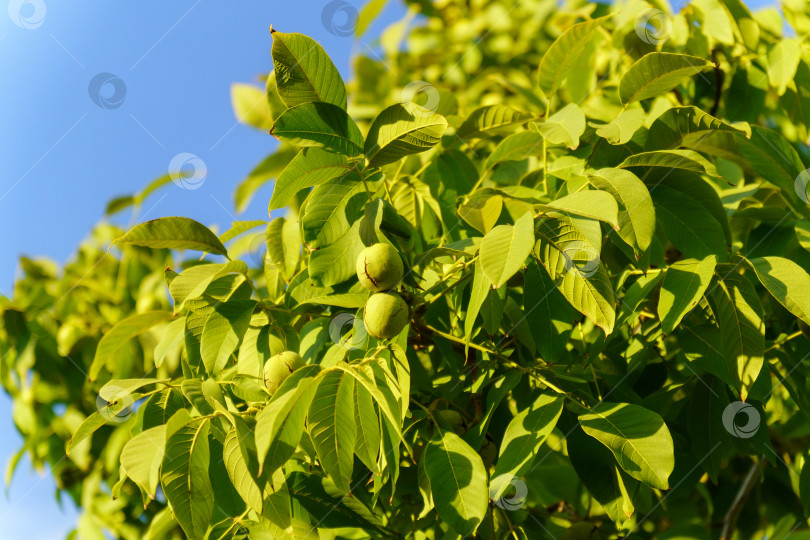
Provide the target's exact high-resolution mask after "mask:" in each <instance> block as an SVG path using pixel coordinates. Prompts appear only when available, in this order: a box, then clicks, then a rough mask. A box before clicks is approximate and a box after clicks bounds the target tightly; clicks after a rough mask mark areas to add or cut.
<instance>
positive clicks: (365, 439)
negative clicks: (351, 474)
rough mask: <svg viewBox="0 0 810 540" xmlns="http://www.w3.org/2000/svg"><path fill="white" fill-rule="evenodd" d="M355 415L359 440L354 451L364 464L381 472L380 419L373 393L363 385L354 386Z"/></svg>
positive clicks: (373, 470) (375, 471) (376, 471)
mask: <svg viewBox="0 0 810 540" xmlns="http://www.w3.org/2000/svg"><path fill="white" fill-rule="evenodd" d="M354 415H355V418H357V440H356V441H355V445H354V451H355V453H356V454H357V457H358V458H360V461H362V462H363V465H365V466H366V467H368V469H369V470H370V471H371V472H374V473H379V467H377V456H378V454H379V452H380V419H379V418H378V417H377V412H376V411H375V409H374V400H373V399H372V397H371V393H370V392H369V391H368V390H366V389H365V387H363V386H361V385H355V387H354Z"/></svg>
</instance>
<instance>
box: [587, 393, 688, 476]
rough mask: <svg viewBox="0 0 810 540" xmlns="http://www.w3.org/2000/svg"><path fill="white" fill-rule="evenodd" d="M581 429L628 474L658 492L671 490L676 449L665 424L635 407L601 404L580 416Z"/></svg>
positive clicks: (658, 417)
mask: <svg viewBox="0 0 810 540" xmlns="http://www.w3.org/2000/svg"><path fill="white" fill-rule="evenodd" d="M579 423H580V425H581V426H582V429H583V430H584V431H585V433H587V434H588V435H590V436H591V437H593V438H595V439H596V440H598V441H599V442H601V443H602V444H604V445H605V446H607V447H608V448H609V449H610V451H611V452H613V455H614V457H615V458H616V461H618V462H619V465H620V466H621V468H622V469H624V471H625V472H627V474H629V475H630V476H632V477H633V478H635V479H636V480H639V481H641V482H644V483H645V484H647V485H648V486H650V487H654V488H657V489H669V476H670V475H671V474H672V471H673V469H674V468H675V453H674V452H675V449H674V447H673V444H672V436H671V435H670V433H669V429H668V428H667V425H666V424H665V423H664V420H663V419H662V418H661V417H660V416H659V415H658V414H656V413H654V412H652V411H650V410H648V409H645V408H644V407H641V406H639V405H634V404H632V403H608V402H600V403H599V404H598V405H597V406H596V407H594V408H593V409H591V411H590V412H588V413H586V414H582V415H580V416H579Z"/></svg>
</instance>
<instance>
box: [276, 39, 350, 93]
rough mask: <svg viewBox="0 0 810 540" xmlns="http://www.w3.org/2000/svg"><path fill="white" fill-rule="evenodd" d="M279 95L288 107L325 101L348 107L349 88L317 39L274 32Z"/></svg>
mask: <svg viewBox="0 0 810 540" xmlns="http://www.w3.org/2000/svg"><path fill="white" fill-rule="evenodd" d="M271 34H272V36H273V64H274V66H275V68H276V69H275V72H276V86H277V89H278V94H279V96H281V99H282V100H283V101H284V103H286V104H287V106H288V107H295V106H296V105H301V104H302V103H310V102H313V101H323V102H326V103H331V104H332V105H336V106H337V107H341V108H343V109H345V108H346V88H345V86H344V85H343V79H341V77H340V73H339V72H338V70H337V68H336V67H335V65H334V64H333V63H332V60H331V59H330V58H329V55H328V54H326V51H324V50H323V47H321V46H320V44H318V43H317V42H316V41H315V40H313V39H312V38H310V37H307V36H304V35H302V34H285V33H284V32H277V31H273V30H272V29H271Z"/></svg>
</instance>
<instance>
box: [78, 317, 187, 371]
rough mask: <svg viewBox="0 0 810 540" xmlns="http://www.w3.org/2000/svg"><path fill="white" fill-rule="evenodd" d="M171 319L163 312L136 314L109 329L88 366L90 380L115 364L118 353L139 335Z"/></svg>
mask: <svg viewBox="0 0 810 540" xmlns="http://www.w3.org/2000/svg"><path fill="white" fill-rule="evenodd" d="M171 318H172V314H171V313H168V312H165V311H149V312H147V313H137V314H135V315H131V316H130V317H127V318H126V319H124V320H123V321H120V322H119V323H118V324H116V325H115V326H113V327H112V328H110V330H108V331H107V332H106V333H105V334H104V336H103V337H102V338H101V340H100V341H99V342H98V347H97V348H96V355H95V356H94V357H93V363H92V364H91V365H90V372H89V377H90V380H95V379H96V378H97V377H98V374H99V373H101V368H103V367H105V366H106V367H107V368H111V367H112V366H113V364H114V363H115V360H116V358H117V354H118V351H119V350H120V349H121V348H122V347H123V346H125V345H127V344H128V343H129V341H130V340H131V339H134V338H136V337H138V336H140V335H141V334H143V333H145V332H147V331H148V330H149V329H150V328H152V327H153V326H155V325H157V324H160V323H162V322H166V321H168V320H170V319H171ZM110 371H112V369H110Z"/></svg>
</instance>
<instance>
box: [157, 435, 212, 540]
mask: <svg viewBox="0 0 810 540" xmlns="http://www.w3.org/2000/svg"><path fill="white" fill-rule="evenodd" d="M209 428H210V423H209V422H208V421H207V420H193V421H191V422H189V423H187V424H185V425H183V426H181V427H179V428H178V429H177V430H176V431H174V433H172V434H169V433H168V430H167V436H168V439H167V441H166V451H165V454H164V456H163V466H162V468H161V472H160V485H161V486H162V487H163V492H164V493H165V494H166V500H167V501H168V503H169V506H170V507H171V509H172V513H173V514H174V517H175V519H177V522H178V523H179V524H180V526H181V527H182V528H183V531H184V532H185V533H186V535H188V536H189V537H190V538H202V536H203V535H204V534H205V531H206V530H207V529H208V522H209V521H210V519H211V514H212V512H213V510H214V488H213V487H212V486H211V480H210V479H209V478H208V465H209V463H210V461H211V456H210V455H209V443H208V432H209Z"/></svg>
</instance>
